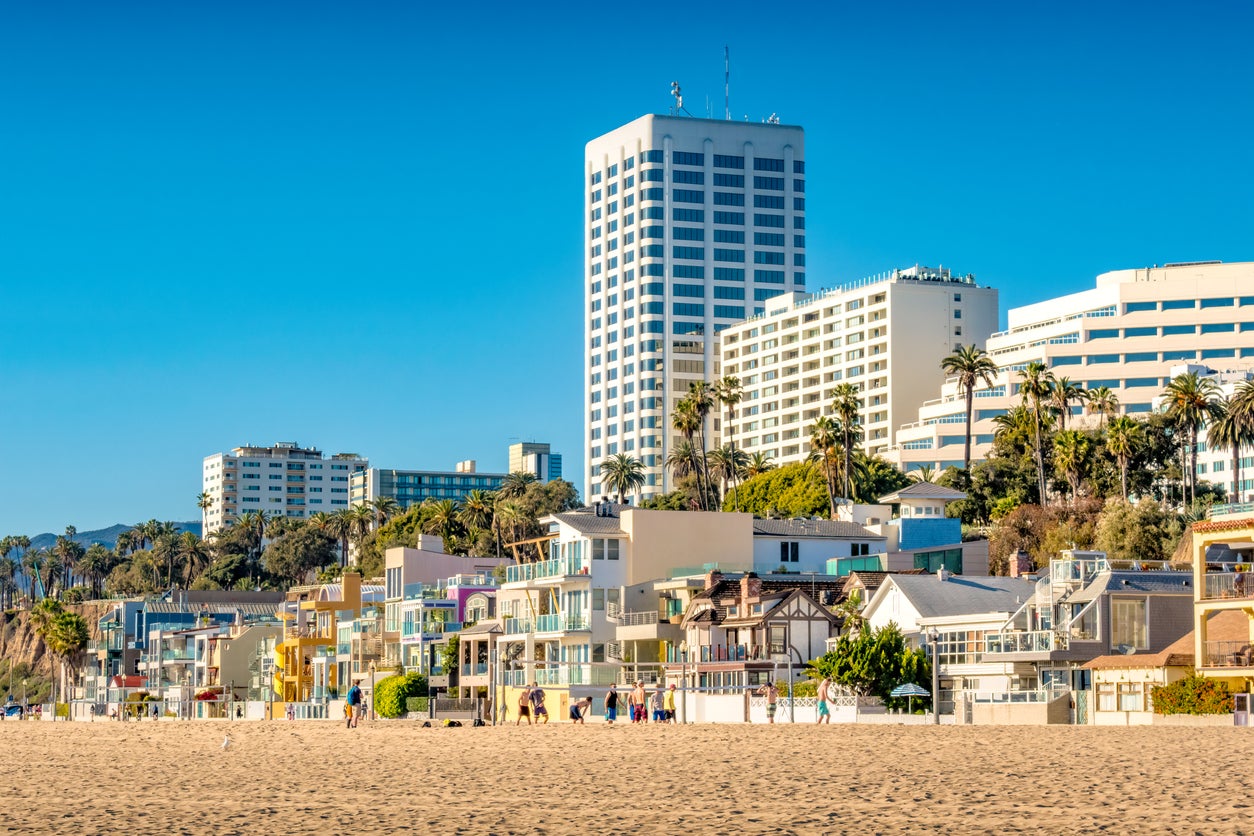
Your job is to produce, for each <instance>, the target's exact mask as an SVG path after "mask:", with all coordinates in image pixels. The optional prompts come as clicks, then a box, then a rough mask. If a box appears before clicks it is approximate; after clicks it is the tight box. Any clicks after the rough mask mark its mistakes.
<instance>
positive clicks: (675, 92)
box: [671, 81, 692, 116]
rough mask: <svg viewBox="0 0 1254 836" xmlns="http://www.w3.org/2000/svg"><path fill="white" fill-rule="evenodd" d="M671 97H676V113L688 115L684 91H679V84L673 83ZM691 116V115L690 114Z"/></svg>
mask: <svg viewBox="0 0 1254 836" xmlns="http://www.w3.org/2000/svg"><path fill="white" fill-rule="evenodd" d="M671 95H672V96H674V97H675V113H676V114H679V113H688V108H686V107H684V91H683V90H681V89H679V82H678V81H672V82H671ZM688 115H689V116H691V115H692V114H691V113H688Z"/></svg>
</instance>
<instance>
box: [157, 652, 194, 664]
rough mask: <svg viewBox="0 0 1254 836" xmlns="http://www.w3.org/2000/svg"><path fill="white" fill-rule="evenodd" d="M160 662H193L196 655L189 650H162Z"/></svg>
mask: <svg viewBox="0 0 1254 836" xmlns="http://www.w3.org/2000/svg"><path fill="white" fill-rule="evenodd" d="M161 661H162V662H194V661H196V654H195V653H194V652H192V651H190V650H163V651H161Z"/></svg>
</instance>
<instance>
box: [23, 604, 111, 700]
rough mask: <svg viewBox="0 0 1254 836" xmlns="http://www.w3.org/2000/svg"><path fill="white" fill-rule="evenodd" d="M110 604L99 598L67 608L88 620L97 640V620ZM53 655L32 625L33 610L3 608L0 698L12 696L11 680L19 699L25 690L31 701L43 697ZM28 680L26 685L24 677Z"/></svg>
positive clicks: (50, 676) (51, 671)
mask: <svg viewBox="0 0 1254 836" xmlns="http://www.w3.org/2000/svg"><path fill="white" fill-rule="evenodd" d="M109 606H110V605H109V604H108V603H105V602H102V601H96V602H90V603H86V604H68V605H66V609H67V610H70V611H71V612H76V613H78V614H79V615H81V616H82V617H83V618H84V619H85V620H86V621H87V629H88V630H89V631H90V633H91V638H92V640H93V641H94V640H95V639H97V638H99V635H100V631H99V630H98V629H97V626H96V625H97V622H98V621H99V620H100V617H101V616H102V615H104V614H105V613H106V612H108V610H109ZM54 664H55V663H54V661H53V658H52V656H51V655H50V654H49V653H48V648H47V647H45V646H44V641H43V639H41V638H40V637H39V635H38V634H37V633H36V632H35V630H34V628H33V627H32V626H31V622H30V613H29V612H26V611H25V610H9V611H7V612H0V702H5V701H6V700H8V698H9V683H10V679H11V680H12V687H13V698H14V699H17V700H20V699H22V697H23V690H25V695H26V697H27V698H28V699H29V700H30V701H31V702H32V703H34V702H36V701H42V700H43V699H44V698H45V697H46V696H47V695H48V692H49V689H50V687H51V682H52V675H53V665H54ZM23 679H25V680H26V686H25V689H23V686H22V680H23Z"/></svg>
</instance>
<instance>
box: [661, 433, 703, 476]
mask: <svg viewBox="0 0 1254 836" xmlns="http://www.w3.org/2000/svg"><path fill="white" fill-rule="evenodd" d="M696 459H697V448H696V445H694V444H693V443H692V442H691V441H690V440H689V439H686V438H682V439H680V440H679V443H678V444H676V445H675V446H674V447H672V448H671V451H670V453H669V454H667V456H666V467H667V468H668V469H669V470H670V472H671V478H672V479H674V480H675V481H676V482H678V481H679V480H680V479H682V478H684V477H685V476H687V475H689V474H690V473H692V472H693V471H692V463H693V462H694V461H696Z"/></svg>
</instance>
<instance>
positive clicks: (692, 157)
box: [671, 151, 705, 166]
mask: <svg viewBox="0 0 1254 836" xmlns="http://www.w3.org/2000/svg"><path fill="white" fill-rule="evenodd" d="M671 161H672V162H674V163H675V165H695V166H703V165H705V154H694V153H692V152H691V151H676V152H674V154H672V155H671Z"/></svg>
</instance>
